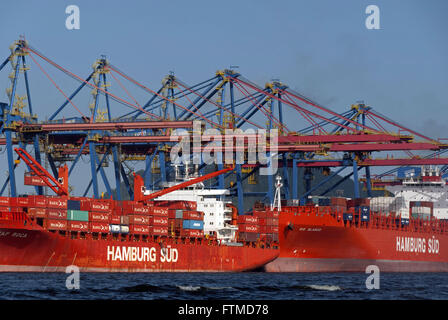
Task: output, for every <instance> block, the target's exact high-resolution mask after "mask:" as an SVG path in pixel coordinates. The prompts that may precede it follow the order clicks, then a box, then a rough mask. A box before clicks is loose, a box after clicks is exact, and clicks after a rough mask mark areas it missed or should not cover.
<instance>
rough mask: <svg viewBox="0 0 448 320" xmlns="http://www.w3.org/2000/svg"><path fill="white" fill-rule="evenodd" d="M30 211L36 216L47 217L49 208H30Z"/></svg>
mask: <svg viewBox="0 0 448 320" xmlns="http://www.w3.org/2000/svg"><path fill="white" fill-rule="evenodd" d="M28 213H29V214H30V215H32V216H33V217H35V218H46V217H47V210H46V209H45V208H28Z"/></svg>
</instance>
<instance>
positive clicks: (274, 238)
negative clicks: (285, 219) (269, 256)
mask: <svg viewBox="0 0 448 320" xmlns="http://www.w3.org/2000/svg"><path fill="white" fill-rule="evenodd" d="M278 218H279V213H278V211H265V212H260V213H258V221H259V229H260V238H261V239H266V241H268V242H278V231H279V228H278Z"/></svg>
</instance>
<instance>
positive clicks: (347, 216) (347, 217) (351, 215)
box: [342, 213, 353, 221]
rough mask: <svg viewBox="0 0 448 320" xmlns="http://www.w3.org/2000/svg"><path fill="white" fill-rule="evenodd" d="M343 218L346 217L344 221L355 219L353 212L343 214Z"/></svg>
mask: <svg viewBox="0 0 448 320" xmlns="http://www.w3.org/2000/svg"><path fill="white" fill-rule="evenodd" d="M342 218H343V219H344V221H352V220H353V214H351V213H344V214H343V215H342Z"/></svg>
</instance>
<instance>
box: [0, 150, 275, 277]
mask: <svg viewBox="0 0 448 320" xmlns="http://www.w3.org/2000/svg"><path fill="white" fill-rule="evenodd" d="M15 150H16V152H17V153H18V154H19V156H20V157H21V158H22V159H23V160H24V161H25V162H26V163H27V165H28V167H29V168H30V169H31V171H30V172H27V173H26V174H25V184H29V185H42V186H48V187H50V188H51V189H52V190H53V191H54V192H55V193H56V195H55V196H44V195H24V196H20V197H0V271H3V272H21V271H23V272H65V270H66V267H67V266H69V265H75V266H77V267H78V268H79V269H80V271H84V272H231V271H250V270H254V269H259V268H262V267H263V266H264V265H265V264H266V263H268V262H270V261H272V260H274V259H275V258H276V257H277V256H278V254H279V247H278V218H277V219H276V218H274V217H273V216H274V215H275V213H273V212H272V211H270V210H266V211H265V212H262V213H260V215H261V216H262V217H265V218H264V219H260V220H259V219H254V218H253V217H252V216H244V215H238V212H236V208H235V207H233V206H232V205H231V203H230V202H229V201H226V200H225V196H226V191H227V190H208V189H205V188H204V185H203V183H202V182H203V181H205V180H207V179H211V178H213V177H216V176H218V175H220V174H223V173H225V172H227V171H229V170H231V169H232V168H226V169H224V170H220V171H217V172H213V173H210V174H207V175H204V176H191V177H185V179H183V181H175V182H174V183H173V184H172V185H171V186H167V187H165V188H163V189H161V190H158V191H155V192H150V191H147V190H146V189H145V188H144V185H143V179H142V178H141V177H140V176H139V175H135V179H134V200H129V201H118V200H112V199H93V198H88V197H74V196H70V195H69V192H68V170H67V167H66V166H61V167H60V168H59V176H58V177H59V178H58V179H55V178H54V177H52V176H51V175H50V174H49V173H48V172H47V171H46V170H45V168H43V167H42V166H40V164H39V163H38V162H37V161H36V160H34V159H33V158H32V157H31V156H30V155H29V154H28V153H27V152H26V151H25V150H23V149H20V148H17V149H15ZM179 193H181V194H183V196H186V197H187V198H188V200H176V199H175V197H176V194H179ZM267 217H269V219H268V220H269V222H270V223H272V224H275V225H276V228H275V227H273V226H271V225H269V224H266V220H267V219H266V218H267ZM277 217H278V216H277ZM260 230H263V231H264V232H265V233H264V234H263V235H264V236H260V235H261V234H260ZM276 231H277V232H276Z"/></svg>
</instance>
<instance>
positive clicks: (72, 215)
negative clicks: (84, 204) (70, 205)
mask: <svg viewBox="0 0 448 320" xmlns="http://www.w3.org/2000/svg"><path fill="white" fill-rule="evenodd" d="M67 219H68V220H72V221H89V212H88V211H81V210H67Z"/></svg>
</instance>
